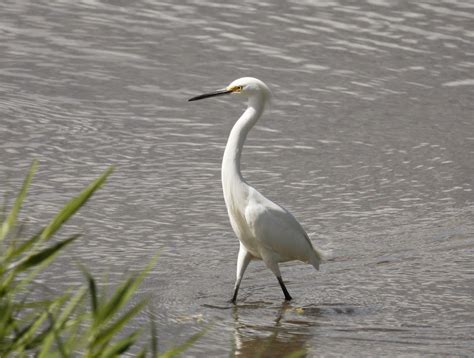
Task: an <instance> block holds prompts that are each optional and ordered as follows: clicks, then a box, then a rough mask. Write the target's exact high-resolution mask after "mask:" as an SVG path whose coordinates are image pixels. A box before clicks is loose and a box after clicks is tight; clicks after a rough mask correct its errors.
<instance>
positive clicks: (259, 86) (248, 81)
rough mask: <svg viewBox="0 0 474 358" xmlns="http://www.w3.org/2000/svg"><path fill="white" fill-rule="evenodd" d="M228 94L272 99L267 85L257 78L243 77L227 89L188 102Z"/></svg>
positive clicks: (265, 99)
mask: <svg viewBox="0 0 474 358" xmlns="http://www.w3.org/2000/svg"><path fill="white" fill-rule="evenodd" d="M226 94H235V95H239V96H242V97H244V98H252V97H254V98H261V99H263V100H264V101H268V100H270V98H271V92H270V89H269V88H268V86H267V85H266V84H265V83H263V82H262V81H260V80H259V79H257V78H253V77H242V78H239V79H237V80H235V81H233V82H232V83H231V84H230V85H228V86H227V87H226V88H223V89H220V90H217V91H214V92H210V93H205V94H202V95H199V96H196V97H193V98H190V99H189V100H188V101H197V100H199V99H204V98H209V97H215V96H222V95H226Z"/></svg>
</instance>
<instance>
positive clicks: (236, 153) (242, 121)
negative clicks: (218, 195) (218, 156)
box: [222, 95, 265, 195]
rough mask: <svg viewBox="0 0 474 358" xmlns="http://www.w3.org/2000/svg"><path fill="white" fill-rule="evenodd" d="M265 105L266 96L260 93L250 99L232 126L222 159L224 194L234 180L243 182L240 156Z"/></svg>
mask: <svg viewBox="0 0 474 358" xmlns="http://www.w3.org/2000/svg"><path fill="white" fill-rule="evenodd" d="M264 107H265V97H264V96H263V95H258V96H254V97H251V98H250V99H249V103H248V107H247V109H246V110H245V112H244V113H243V114H242V116H240V118H239V119H238V120H237V122H236V123H235V124H234V127H233V128H232V130H231V132H230V135H229V139H228V140H227V145H226V147H225V151H224V157H223V159H222V185H223V188H224V195H225V194H226V188H228V187H229V186H232V184H233V182H234V181H235V180H237V181H238V182H243V181H244V179H243V177H242V174H241V172H240V157H241V155H242V149H243V146H244V142H245V139H246V138H247V134H248V132H249V131H250V129H252V127H253V126H254V125H255V123H256V122H257V120H258V119H259V118H260V116H261V115H262V113H263V110H264Z"/></svg>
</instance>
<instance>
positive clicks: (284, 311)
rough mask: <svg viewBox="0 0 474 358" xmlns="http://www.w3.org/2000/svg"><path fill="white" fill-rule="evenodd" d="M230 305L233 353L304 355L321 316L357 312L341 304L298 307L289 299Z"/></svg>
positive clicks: (319, 323)
mask: <svg viewBox="0 0 474 358" xmlns="http://www.w3.org/2000/svg"><path fill="white" fill-rule="evenodd" d="M231 309H232V318H233V321H234V336H233V350H232V352H231V356H236V357H306V356H307V355H308V354H309V350H310V349H311V347H312V346H311V342H312V341H314V338H315V337H314V335H315V333H316V332H317V331H318V330H317V327H318V326H322V325H323V324H324V321H325V319H324V316H327V315H332V314H346V315H352V314H355V313H356V312H357V308H356V307H351V306H349V305H344V304H338V305H324V304H322V305H320V306H306V307H298V306H293V305H292V304H291V303H288V302H283V303H282V304H281V305H270V306H269V305H268V303H267V302H253V303H246V304H243V305H237V306H234V307H232V308H231ZM263 317H265V318H263ZM266 320H269V321H266ZM315 328H316V329H315ZM312 349H314V346H313V347H312Z"/></svg>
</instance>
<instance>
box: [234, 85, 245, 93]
mask: <svg viewBox="0 0 474 358" xmlns="http://www.w3.org/2000/svg"><path fill="white" fill-rule="evenodd" d="M243 89H244V86H235V89H234V92H242V90H243Z"/></svg>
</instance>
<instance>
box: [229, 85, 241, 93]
mask: <svg viewBox="0 0 474 358" xmlns="http://www.w3.org/2000/svg"><path fill="white" fill-rule="evenodd" d="M228 90H229V91H231V92H241V91H242V86H233V87H229V89H228Z"/></svg>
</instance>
